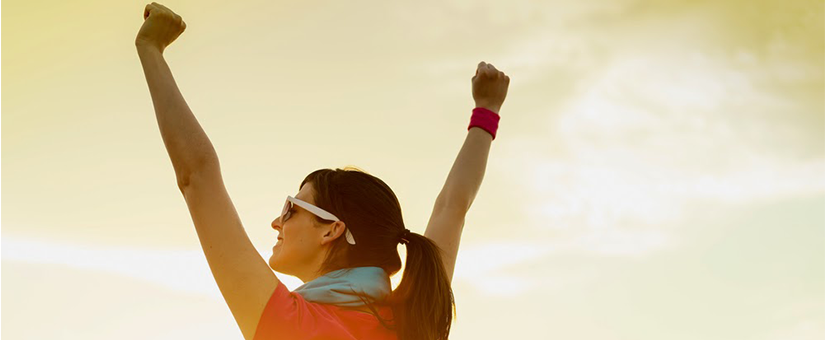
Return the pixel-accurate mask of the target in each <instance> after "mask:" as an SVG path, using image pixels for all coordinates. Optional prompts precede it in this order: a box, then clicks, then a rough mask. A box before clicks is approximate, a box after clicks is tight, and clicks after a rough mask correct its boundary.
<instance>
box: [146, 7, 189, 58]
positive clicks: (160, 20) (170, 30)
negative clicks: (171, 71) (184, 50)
mask: <svg viewBox="0 0 825 340" xmlns="http://www.w3.org/2000/svg"><path fill="white" fill-rule="evenodd" d="M185 29H186V23H185V22H183V19H182V18H181V16H180V15H177V14H175V12H172V10H170V9H169V8H167V7H166V6H164V5H161V4H159V3H156V2H153V3H151V4H148V5H146V8H145V9H144V10H143V26H141V27H140V31H139V32H138V34H137V38H135V45H136V46H150V47H153V48H157V49H158V50H159V51H160V52H163V50H165V49H166V46H169V44H171V43H172V42H173V41H175V39H177V38H178V36H180V34H181V33H183V31H184V30H185Z"/></svg>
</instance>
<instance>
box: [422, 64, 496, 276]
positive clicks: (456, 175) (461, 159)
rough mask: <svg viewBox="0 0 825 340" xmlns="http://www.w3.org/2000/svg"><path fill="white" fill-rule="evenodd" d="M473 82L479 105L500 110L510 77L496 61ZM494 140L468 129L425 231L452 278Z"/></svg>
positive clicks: (480, 70) (482, 67) (481, 67)
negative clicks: (440, 252)
mask: <svg viewBox="0 0 825 340" xmlns="http://www.w3.org/2000/svg"><path fill="white" fill-rule="evenodd" d="M472 84H473V99H475V102H476V107H483V108H486V109H488V110H490V111H493V112H495V113H496V114H498V111H499V109H500V108H501V104H502V103H503V102H504V98H505V97H506V96H507V88H508V87H509V84H510V78H509V77H508V76H507V75H505V74H504V73H503V72H501V71H498V70H496V68H495V67H493V65H490V64H486V63H484V62H481V63H479V65H478V69H477V70H476V75H475V76H473V78H472ZM492 141H493V136H492V135H491V134H490V133H488V132H487V131H485V130H484V129H482V128H479V127H476V126H473V127H471V128H470V129H469V131H468V132H467V138H466V139H465V140H464V145H463V146H462V147H461V150H460V151H459V152H458V156H457V157H456V160H455V162H454V163H453V167H452V168H451V169H450V174H449V175H448V176H447V181H446V182H445V183H444V187H443V188H442V189H441V193H439V194H438V198H437V199H436V202H435V206H434V207H433V213H432V215H431V216H430V221H429V222H428V223H427V229H426V231H425V232H424V236H426V237H428V238H430V239H431V240H433V241H434V242H435V243H436V244H437V245H438V246H439V247H440V248H441V250H442V251H443V252H442V258H443V261H444V268H445V269H446V270H447V277H448V278H449V279H450V282H452V278H453V271H454V270H455V261H456V256H457V255H458V245H459V242H460V240H461V232H462V231H463V230H464V218H465V216H466V215H467V212H468V211H469V210H470V206H472V204H473V200H475V197H476V194H478V190H479V188H480V187H481V181H482V180H483V179H484V170H485V169H486V168H487V156H488V155H489V154H490V144H491V143H492Z"/></svg>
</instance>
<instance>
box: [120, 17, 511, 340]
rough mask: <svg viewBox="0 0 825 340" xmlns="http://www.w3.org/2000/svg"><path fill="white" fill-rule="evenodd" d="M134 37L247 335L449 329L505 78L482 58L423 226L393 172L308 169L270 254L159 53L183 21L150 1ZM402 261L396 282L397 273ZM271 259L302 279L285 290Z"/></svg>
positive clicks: (431, 334)
mask: <svg viewBox="0 0 825 340" xmlns="http://www.w3.org/2000/svg"><path fill="white" fill-rule="evenodd" d="M143 18H144V23H143V25H142V27H141V28H140V31H139V32H138V35H137V38H136V39H135V46H136V47H137V50H138V55H139V57H140V60H141V64H142V66H143V69H144V73H145V75H146V80H147V83H148V85H149V91H150V93H151V96H152V102H153V104H154V108H155V113H156V117H157V120H158V126H159V128H160V132H161V136H162V137H163V141H164V145H165V146H166V149H167V151H168V153H169V156H170V158H171V160H172V166H173V167H174V169H175V174H176V176H177V183H178V188H179V189H180V190H181V193H182V194H183V196H184V199H185V200H186V204H187V206H188V208H189V212H190V214H191V216H192V220H193V222H194V224H195V228H196V230H197V233H198V238H199V239H200V242H201V247H202V248H203V251H204V254H205V255H206V259H207V262H208V263H209V267H210V270H211V271H212V274H213V276H214V277H215V281H216V282H217V284H218V288H219V289H220V291H221V294H222V295H223V296H224V299H225V300H226V302H227V305H228V306H229V308H230V310H231V311H232V315H233V316H234V318H235V320H236V322H237V323H238V326H239V327H240V329H241V332H242V333H243V335H244V338H245V339H256V340H264V339H401V340H417V339H447V337H448V335H449V332H450V324H451V321H452V318H453V313H454V299H453V293H452V289H451V288H450V284H451V281H452V275H453V269H454V266H455V258H456V254H457V252H458V244H459V239H460V236H461V230H462V228H463V226H464V217H465V215H466V214H467V211H468V210H469V208H470V206H471V205H472V202H473V200H474V198H475V195H476V193H477V192H478V189H479V187H480V185H481V180H482V177H483V175H484V168H485V166H486V163H487V155H488V153H489V150H490V144H491V142H492V140H493V139H495V133H496V129H497V127H498V120H499V116H498V111H499V109H500V107H501V104H502V103H503V102H504V98H505V97H506V94H507V87H508V86H509V82H510V79H509V77H507V76H506V75H505V74H504V73H502V72H500V71H498V70H496V69H495V68H494V67H493V66H492V65H490V64H486V63H484V62H481V63H480V64H479V65H478V69H477V71H476V75H475V76H474V77H473V78H472V90H473V97H474V99H475V102H476V108H475V109H474V110H473V116H472V119H471V122H470V126H469V127H468V134H467V139H466V140H465V142H464V146H463V147H462V148H461V151H460V152H459V155H458V158H457V159H456V161H455V164H454V165H453V167H452V169H451V171H450V174H449V175H448V177H447V182H446V183H445V185H444V188H443V189H442V191H441V193H440V194H439V196H438V198H437V199H436V202H435V206H434V210H433V214H432V216H431V217H430V220H429V223H428V226H427V229H426V231H425V233H424V235H419V234H417V233H414V232H412V231H410V230H408V229H407V228H406V227H405V225H404V221H403V220H402V217H401V206H400V205H399V203H398V199H397V198H396V196H395V194H394V193H393V191H392V190H391V189H390V187H389V186H387V184H385V183H384V182H383V181H382V180H380V179H378V178H377V177H375V176H372V175H370V174H368V173H366V172H364V171H361V170H359V169H357V168H349V167H348V168H345V169H334V170H333V169H320V170H316V171H314V172H312V173H310V174H309V175H308V176H307V177H306V178H304V180H303V182H301V185H300V187H299V192H298V194H296V195H295V196H294V197H292V196H288V197H287V198H286V201H285V203H284V207H283V210H282V211H281V215H280V216H278V217H277V218H276V219H275V220H274V221H273V222H272V228H274V229H275V230H276V231H278V243H277V244H276V245H275V247H274V248H273V250H272V251H273V253H272V257H271V258H270V259H269V263H268V264H267V263H266V262H264V261H263V259H262V258H261V256H260V255H259V254H258V253H257V251H256V250H255V248H254V247H253V245H252V243H251V242H250V241H249V238H248V237H247V235H246V232H245V231H244V229H243V226H242V225H241V221H240V218H239V217H238V214H237V212H236V211H235V207H234V205H233V204H232V201H231V200H230V198H229V195H228V194H227V192H226V188H225V186H224V183H223V178H222V176H221V172H220V163H219V161H218V156H217V154H216V153H215V150H214V148H213V147H212V144H211V142H210V141H209V139H208V138H207V136H206V134H205V133H204V131H203V130H202V129H201V127H200V125H199V124H198V122H197V120H196V119H195V116H194V115H193V114H192V112H191V111H190V110H189V107H188V106H187V105H186V102H185V101H184V99H183V97H182V96H181V94H180V91H179V90H178V88H177V85H176V84H175V81H174V78H173V77H172V73H171V71H170V69H169V66H168V65H167V64H166V61H165V60H164V58H163V51H164V50H165V49H166V47H167V46H169V44H171V43H172V42H173V41H174V40H175V39H177V37H178V36H180V34H181V33H183V31H184V29H185V28H186V23H184V22H183V20H182V19H181V17H180V16H179V15H177V14H175V13H174V12H172V11H171V10H170V9H168V8H166V7H165V6H163V5H160V4H157V3H151V4H149V5H147V6H146V8H145V9H144V13H143ZM398 243H402V244H405V245H406V247H407V260H406V267H405V269H404V273H403V276H402V280H401V283H400V284H399V286H398V287H397V289H395V290H394V291H393V290H392V289H391V285H390V279H389V278H390V276H392V275H394V274H395V273H397V272H398V271H399V270H400V268H401V259H400V257H399V255H398V251H397V246H398ZM272 270H275V271H278V272H281V273H284V274H289V275H294V276H296V277H298V278H300V279H301V280H302V281H303V282H304V284H303V285H302V286H300V287H298V288H297V289H295V290H294V291H293V292H290V291H289V290H287V289H286V287H285V286H284V285H283V284H282V283H281V282H280V281H279V280H278V278H277V277H276V276H275V274H274V273H273V272H272Z"/></svg>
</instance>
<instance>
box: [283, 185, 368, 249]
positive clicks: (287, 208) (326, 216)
mask: <svg viewBox="0 0 825 340" xmlns="http://www.w3.org/2000/svg"><path fill="white" fill-rule="evenodd" d="M293 204H297V205H298V206H299V207H301V208H304V209H306V210H307V211H309V212H311V213H313V214H315V215H317V216H318V217H320V218H323V219H325V220H332V221H335V222H339V221H341V220H339V219H338V217H335V215H333V214H330V213H329V212H327V211H326V210H324V209H321V208H318V207H316V206H314V205H312V204H309V203H307V202H305V201H302V200H299V199H297V198H295V197H292V196H287V197H286V203H284V210H283V211H281V225H284V222H286V220H288V219H289V217H290V216H292V212H290V210H292V205H293ZM347 243H349V244H352V245H355V238H354V237H352V233H351V232H350V231H349V228H347Z"/></svg>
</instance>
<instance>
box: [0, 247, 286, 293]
mask: <svg viewBox="0 0 825 340" xmlns="http://www.w3.org/2000/svg"><path fill="white" fill-rule="evenodd" d="M2 244H3V261H21V262H33V263H49V264H61V265H65V266H67V267H73V268H81V269H88V270H99V271H105V272H110V273H116V274H120V275H124V276H128V277H131V278H135V279H139V280H144V281H147V282H151V283H153V284H157V285H160V286H163V287H166V288H168V289H173V290H177V291H180V292H185V293H189V294H200V295H206V296H209V297H212V298H214V299H219V300H223V296H222V295H221V294H220V290H218V286H217V284H216V283H215V279H214V277H213V276H212V272H211V271H210V269H209V264H208V263H207V261H206V257H205V255H204V254H203V252H202V251H201V250H200V249H198V250H180V249H148V248H138V247H124V246H117V247H104V246H91V245H81V244H72V243H59V242H53V241H44V240H38V239H36V238H28V237H21V236H10V235H8V234H4V235H3V238H2ZM267 251H271V250H269V249H266V250H263V249H258V253H259V254H266V256H268V255H269V254H267V253H266V252H267ZM263 256H264V255H262V257H263ZM264 258H266V257H264ZM276 275H277V276H278V277H279V279H281V280H282V282H284V285H286V286H287V287H289V288H290V289H294V288H297V287H298V286H299V285H300V284H301V281H300V280H299V279H298V278H295V277H292V276H288V275H283V274H280V273H276Z"/></svg>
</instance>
